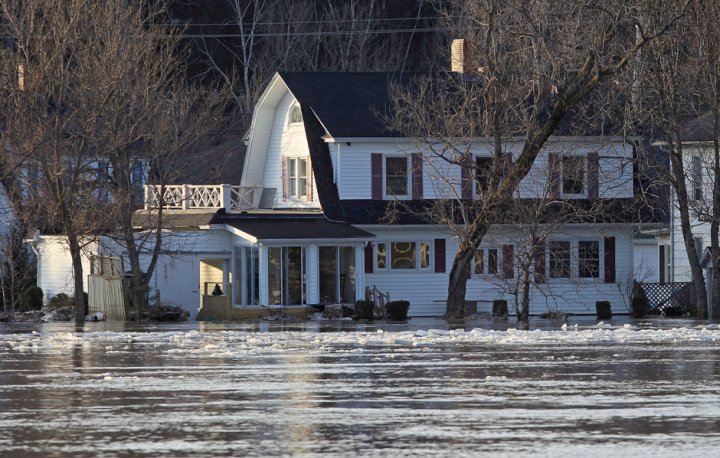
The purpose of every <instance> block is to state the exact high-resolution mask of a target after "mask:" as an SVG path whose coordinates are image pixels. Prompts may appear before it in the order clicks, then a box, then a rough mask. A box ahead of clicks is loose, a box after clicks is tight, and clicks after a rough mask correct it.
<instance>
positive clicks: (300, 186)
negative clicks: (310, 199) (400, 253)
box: [287, 157, 308, 199]
mask: <svg viewBox="0 0 720 458" xmlns="http://www.w3.org/2000/svg"><path fill="white" fill-rule="evenodd" d="M307 173H308V167H307V159H306V158H300V157H291V158H288V159H287V195H288V197H290V198H294V199H303V198H306V197H307Z"/></svg>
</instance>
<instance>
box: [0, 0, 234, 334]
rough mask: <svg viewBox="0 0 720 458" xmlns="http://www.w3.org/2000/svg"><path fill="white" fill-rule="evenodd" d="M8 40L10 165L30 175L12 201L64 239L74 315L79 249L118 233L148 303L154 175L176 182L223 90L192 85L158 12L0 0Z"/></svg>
mask: <svg viewBox="0 0 720 458" xmlns="http://www.w3.org/2000/svg"><path fill="white" fill-rule="evenodd" d="M0 8H1V10H0V11H2V15H3V16H4V17H5V19H6V23H5V24H4V33H3V35H6V36H11V37H15V43H14V45H13V46H12V47H11V48H9V49H5V50H4V51H3V54H4V56H3V57H4V60H3V61H4V63H5V67H4V68H3V83H4V84H3V86H2V87H3V88H4V92H5V95H6V96H5V97H4V98H3V105H2V107H1V108H2V113H3V115H4V116H5V119H4V120H5V129H4V131H3V132H2V135H3V140H4V141H3V146H4V149H3V161H4V162H5V163H7V164H10V165H11V168H10V170H17V171H25V170H27V171H32V172H33V174H34V176H33V177H32V179H31V180H29V182H28V184H27V185H26V186H25V187H24V188H23V189H22V191H20V192H15V193H14V195H15V196H16V197H17V198H16V201H17V202H22V199H24V198H30V199H31V202H30V204H26V205H25V207H26V208H27V209H28V211H26V212H25V215H24V218H26V220H27V221H28V224H29V226H30V227H32V226H33V225H37V226H39V227H42V228H45V229H53V230H55V231H58V232H59V233H61V234H62V235H65V236H66V237H67V241H68V246H69V251H70V255H71V258H72V263H73V274H74V283H75V285H74V286H75V292H76V294H75V299H76V304H77V309H76V321H78V322H82V321H83V319H84V308H85V303H84V295H83V294H82V291H83V271H82V261H81V255H82V248H83V245H84V244H86V243H88V242H91V241H94V240H95V239H96V237H97V236H99V235H102V234H113V233H115V234H118V235H119V236H118V240H120V241H121V242H122V245H123V246H124V248H125V250H126V251H127V255H128V259H129V262H130V267H131V270H132V272H133V278H132V294H133V298H134V303H135V304H136V305H137V306H138V307H139V308H141V307H142V306H143V305H144V303H145V294H144V292H145V290H146V289H147V282H148V281H149V277H150V275H151V274H152V270H153V269H154V266H155V264H156V262H157V257H158V255H159V252H160V249H161V246H162V240H161V233H162V231H161V228H162V221H163V214H162V211H161V210H160V211H158V212H156V213H155V214H154V215H153V217H154V219H153V223H152V227H153V228H154V230H153V231H150V232H148V233H146V236H145V237H151V238H152V241H153V245H152V246H153V248H152V250H151V252H150V265H149V267H148V268H147V269H146V273H147V275H143V274H142V272H141V267H140V255H141V252H142V251H143V250H145V251H147V249H146V248H143V247H144V246H145V245H146V242H147V240H146V238H144V237H143V236H138V234H137V233H136V231H135V229H134V228H135V221H134V212H135V210H136V209H137V208H138V207H139V206H140V205H142V200H143V199H142V197H143V190H142V183H144V182H146V181H147V179H148V178H149V177H148V173H149V172H150V171H152V175H151V178H152V179H153V180H154V181H155V182H156V183H159V184H161V185H162V184H165V183H167V182H168V181H170V179H171V177H172V175H173V174H174V173H177V170H178V169H179V164H180V162H181V161H186V160H187V155H186V153H189V152H194V150H192V148H193V147H194V148H196V149H202V148H204V147H205V146H206V145H205V144H204V143H203V141H204V140H205V138H204V135H205V134H206V133H207V132H208V131H209V130H211V129H212V128H213V126H214V125H215V123H216V122H217V120H218V117H219V114H220V107H221V105H222V104H221V102H222V101H223V97H222V94H217V93H213V92H212V91H209V90H201V89H199V88H193V87H190V86H188V84H186V83H185V74H184V71H183V70H184V66H183V65H182V63H181V61H180V60H179V56H180V53H181V52H182V49H183V47H182V46H180V42H179V40H180V38H179V33H178V31H177V30H169V31H168V30H166V29H163V30H162V32H158V29H156V28H155V27H153V22H154V21H156V20H158V19H161V18H162V13H163V10H162V9H161V6H160V4H158V3H155V2H140V3H137V4H132V3H126V2H124V1H122V2H100V3H98V4H94V3H92V4H88V3H87V2H84V1H81V0H72V1H68V2H57V1H54V0H25V1H21V2H15V1H6V0H0Z"/></svg>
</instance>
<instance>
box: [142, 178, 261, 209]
mask: <svg viewBox="0 0 720 458" xmlns="http://www.w3.org/2000/svg"><path fill="white" fill-rule="evenodd" d="M262 192H263V186H236V185H230V184H214V185H194V184H181V185H165V186H162V185H145V186H144V202H145V209H146V210H152V209H156V208H159V207H162V208H164V209H166V210H213V209H218V210H219V209H221V208H224V209H225V210H226V211H228V212H232V211H238V212H239V211H244V210H253V209H256V208H258V207H259V205H260V198H261V197H262Z"/></svg>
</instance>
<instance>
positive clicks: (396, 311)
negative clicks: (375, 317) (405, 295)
mask: <svg viewBox="0 0 720 458" xmlns="http://www.w3.org/2000/svg"><path fill="white" fill-rule="evenodd" d="M409 308H410V302H408V301H390V302H388V303H387V305H386V310H387V316H388V318H390V319H391V320H393V321H405V320H407V316H408V309H409Z"/></svg>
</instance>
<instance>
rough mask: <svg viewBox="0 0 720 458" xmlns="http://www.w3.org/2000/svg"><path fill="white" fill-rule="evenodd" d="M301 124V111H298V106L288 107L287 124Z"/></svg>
mask: <svg viewBox="0 0 720 458" xmlns="http://www.w3.org/2000/svg"><path fill="white" fill-rule="evenodd" d="M302 122H303V119H302V111H300V105H297V104H295V105H293V106H291V107H290V113H289V114H288V124H300V123H302Z"/></svg>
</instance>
